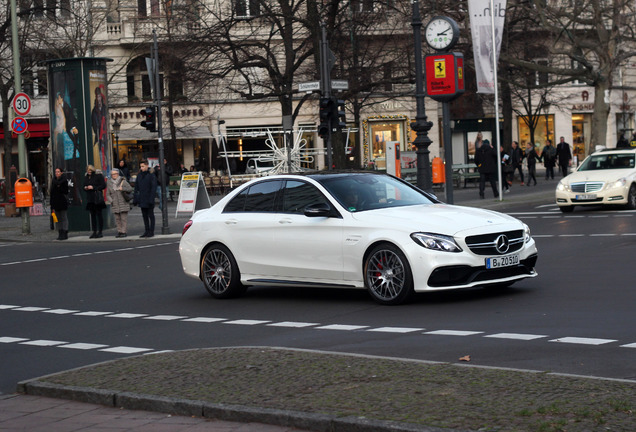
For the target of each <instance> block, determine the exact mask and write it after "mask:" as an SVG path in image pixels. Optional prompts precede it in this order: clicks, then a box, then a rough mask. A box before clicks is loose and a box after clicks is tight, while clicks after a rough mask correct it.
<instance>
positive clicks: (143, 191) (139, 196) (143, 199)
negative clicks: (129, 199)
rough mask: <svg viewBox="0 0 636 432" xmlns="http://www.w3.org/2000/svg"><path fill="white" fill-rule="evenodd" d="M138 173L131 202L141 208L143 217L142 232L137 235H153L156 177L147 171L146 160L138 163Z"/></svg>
mask: <svg viewBox="0 0 636 432" xmlns="http://www.w3.org/2000/svg"><path fill="white" fill-rule="evenodd" d="M139 170H140V171H139V174H137V180H136V181H135V194H134V198H133V199H134V202H133V204H137V205H138V206H139V208H141V216H142V217H143V219H144V233H143V234H142V235H140V236H139V237H141V238H143V237H154V235H155V210H154V209H155V195H156V194H157V177H156V176H155V175H154V174H153V173H151V172H150V171H148V161H147V160H142V161H141V162H140V163H139Z"/></svg>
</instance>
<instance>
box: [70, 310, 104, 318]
mask: <svg viewBox="0 0 636 432" xmlns="http://www.w3.org/2000/svg"><path fill="white" fill-rule="evenodd" d="M110 314H112V312H98V311H86V312H78V313H76V314H73V315H79V316H92V317H95V316H104V315H110Z"/></svg>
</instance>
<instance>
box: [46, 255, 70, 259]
mask: <svg viewBox="0 0 636 432" xmlns="http://www.w3.org/2000/svg"><path fill="white" fill-rule="evenodd" d="M70 257H71V256H70V255H60V256H55V257H50V258H49V259H50V260H56V259H63V258H70Z"/></svg>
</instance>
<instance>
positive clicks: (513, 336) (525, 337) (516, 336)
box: [484, 333, 548, 341]
mask: <svg viewBox="0 0 636 432" xmlns="http://www.w3.org/2000/svg"><path fill="white" fill-rule="evenodd" d="M484 337H487V338H496V339H516V340H526V341H529V340H535V339H541V338H546V337H548V336H546V335H534V334H524V333H495V334H491V335H486V336H484Z"/></svg>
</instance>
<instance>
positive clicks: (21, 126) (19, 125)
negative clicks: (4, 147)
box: [11, 117, 27, 134]
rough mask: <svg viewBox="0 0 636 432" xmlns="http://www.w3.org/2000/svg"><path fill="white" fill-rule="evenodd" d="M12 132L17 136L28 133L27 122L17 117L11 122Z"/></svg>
mask: <svg viewBox="0 0 636 432" xmlns="http://www.w3.org/2000/svg"><path fill="white" fill-rule="evenodd" d="M11 130H12V131H13V132H15V133H17V134H23V133H25V132H26V131H27V121H26V120H25V119H23V118H22V117H16V118H14V119H13V121H12V122H11Z"/></svg>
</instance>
